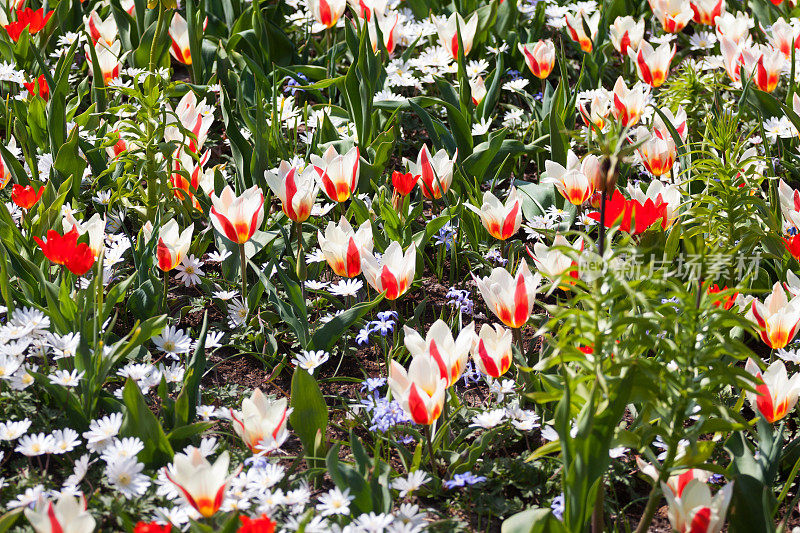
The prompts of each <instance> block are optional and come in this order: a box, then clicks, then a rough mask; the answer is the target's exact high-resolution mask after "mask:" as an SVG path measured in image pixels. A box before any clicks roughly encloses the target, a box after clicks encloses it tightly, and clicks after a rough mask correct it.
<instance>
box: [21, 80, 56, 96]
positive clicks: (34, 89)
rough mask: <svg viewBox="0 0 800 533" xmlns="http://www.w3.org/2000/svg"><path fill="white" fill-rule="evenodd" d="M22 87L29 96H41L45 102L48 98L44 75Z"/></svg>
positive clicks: (48, 90)
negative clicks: (26, 90)
mask: <svg viewBox="0 0 800 533" xmlns="http://www.w3.org/2000/svg"><path fill="white" fill-rule="evenodd" d="M23 85H24V86H25V88H26V89H28V92H29V93H30V94H31V95H38V96H41V97H42V98H43V99H44V100H45V101H47V99H49V98H50V87H49V86H48V85H47V80H46V79H45V77H44V74H42V75H40V76H39V77H38V78H36V79H35V80H33V81H32V82H30V83H23Z"/></svg>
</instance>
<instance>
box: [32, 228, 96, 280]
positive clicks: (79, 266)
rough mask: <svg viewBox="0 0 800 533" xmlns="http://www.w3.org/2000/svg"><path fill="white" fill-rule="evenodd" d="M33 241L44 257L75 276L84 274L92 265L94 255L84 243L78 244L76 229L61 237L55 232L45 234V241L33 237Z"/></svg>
mask: <svg viewBox="0 0 800 533" xmlns="http://www.w3.org/2000/svg"><path fill="white" fill-rule="evenodd" d="M33 240H34V241H36V243H37V244H38V245H39V248H41V249H42V251H43V252H44V255H45V257H47V258H48V259H49V260H50V261H52V262H53V263H55V264H57V265H64V266H65V267H67V269H68V270H69V271H70V272H72V273H73V274H75V275H77V276H83V275H84V274H86V273H87V272H88V271H89V269H90V268H92V265H93V264H94V254H93V253H92V250H91V248H89V245H88V244H86V243H85V242H82V243H80V244H78V229H77V228H75V227H73V228H72V230H71V231H69V232H67V233H65V234H64V235H61V234H60V233H58V232H57V231H54V230H49V231H48V232H47V241H46V242H45V241H42V239H40V238H39V237H34V238H33Z"/></svg>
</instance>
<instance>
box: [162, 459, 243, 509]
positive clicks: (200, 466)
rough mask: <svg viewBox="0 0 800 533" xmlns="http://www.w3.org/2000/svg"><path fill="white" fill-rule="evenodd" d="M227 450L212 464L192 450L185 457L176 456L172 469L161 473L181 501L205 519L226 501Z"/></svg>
mask: <svg viewBox="0 0 800 533" xmlns="http://www.w3.org/2000/svg"><path fill="white" fill-rule="evenodd" d="M229 464H230V457H229V456H228V452H227V450H226V451H224V452H222V453H221V454H220V456H219V457H218V458H217V460H216V462H215V463H214V464H213V465H212V464H211V463H210V462H209V461H208V460H207V459H206V458H205V457H203V454H202V453H200V450H198V449H197V448H191V450H190V451H189V453H188V455H187V454H183V453H178V454H175V459H174V460H173V462H172V465H171V466H167V467H164V473H165V474H166V476H167V479H168V480H170V481H171V482H172V483H173V484H174V485H175V486H176V487H177V488H178V490H179V491H180V493H181V495H182V496H183V499H184V500H185V501H186V503H188V504H189V505H191V506H192V507H194V508H195V510H197V512H198V513H200V515H202V516H203V517H205V518H209V517H211V516H214V514H216V512H217V511H219V508H220V507H221V506H222V502H223V500H224V499H225V490H226V489H227V488H228V481H229V478H228V466H229Z"/></svg>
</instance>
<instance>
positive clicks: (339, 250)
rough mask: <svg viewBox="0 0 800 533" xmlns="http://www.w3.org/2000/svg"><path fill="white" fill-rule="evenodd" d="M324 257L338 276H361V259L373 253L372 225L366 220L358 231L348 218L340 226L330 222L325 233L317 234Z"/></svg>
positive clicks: (342, 219)
mask: <svg viewBox="0 0 800 533" xmlns="http://www.w3.org/2000/svg"><path fill="white" fill-rule="evenodd" d="M317 236H318V237H319V247H320V249H321V250H322V255H323V256H325V260H326V261H327V262H328V264H329V265H330V266H331V268H332V269H333V271H334V272H335V273H336V275H338V276H342V277H345V278H354V277H356V276H358V275H359V274H361V259H362V258H363V256H364V255H365V254H371V253H372V245H373V241H372V224H371V223H370V221H369V220H365V221H364V223H363V224H361V226H359V227H358V230H357V231H353V227H352V226H351V225H350V222H348V221H347V219H346V218H344V217H342V218H341V220H340V221H339V224H338V225H336V224H334V223H333V222H328V226H327V227H326V228H325V233H324V234H323V233H322V232H321V231H318V232H317Z"/></svg>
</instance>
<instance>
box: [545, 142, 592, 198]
mask: <svg viewBox="0 0 800 533" xmlns="http://www.w3.org/2000/svg"><path fill="white" fill-rule="evenodd" d="M598 162H599V161H598V160H597V157H596V156H586V157H585V158H584V161H583V162H581V161H580V160H579V159H578V156H576V155H575V152H573V151H572V150H570V151H568V152H567V166H566V168H564V167H563V166H562V165H561V164H560V163H556V162H555V161H549V160H548V161H545V162H544V168H545V171H544V172H543V173H542V179H541V183H552V184H553V185H555V187H556V189H557V190H558V192H559V193H560V194H561V196H563V197H564V198H565V199H566V200H567V201H568V202H569V203H571V204H573V205H582V204H584V203H585V202H586V201H587V200H588V199H589V198H591V197H592V194H593V193H594V191H595V187H596V185H597V184H596V183H595V182H593V181H592V176H594V174H596V173H595V172H594V169H593V168H592V172H591V173H590V174H589V175H587V174H586V173H585V172H584V170H589V169H590V167H592V166H593V165H594V164H595V163H598Z"/></svg>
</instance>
